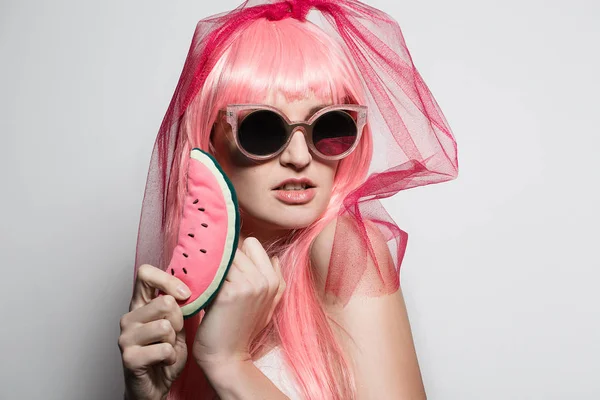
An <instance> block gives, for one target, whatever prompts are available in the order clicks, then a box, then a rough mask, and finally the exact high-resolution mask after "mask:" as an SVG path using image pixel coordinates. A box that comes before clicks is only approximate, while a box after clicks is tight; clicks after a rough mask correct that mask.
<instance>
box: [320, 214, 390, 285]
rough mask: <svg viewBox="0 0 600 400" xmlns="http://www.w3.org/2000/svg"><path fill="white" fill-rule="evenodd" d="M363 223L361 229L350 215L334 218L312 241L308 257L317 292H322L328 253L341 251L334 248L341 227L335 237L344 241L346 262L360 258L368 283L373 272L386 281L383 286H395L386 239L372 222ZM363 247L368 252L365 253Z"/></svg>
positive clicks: (327, 271) (352, 261)
mask: <svg viewBox="0 0 600 400" xmlns="http://www.w3.org/2000/svg"><path fill="white" fill-rule="evenodd" d="M364 224H365V225H364V228H361V227H359V225H358V224H357V223H356V222H355V221H354V219H352V218H351V217H337V218H335V219H333V220H332V221H330V222H329V223H328V224H327V225H326V226H325V227H324V228H323V230H322V231H321V232H320V233H319V235H318V236H317V237H316V238H315V240H314V241H313V244H312V247H311V251H310V259H311V264H312V268H313V270H314V273H315V276H316V283H317V288H318V290H319V293H321V294H322V293H323V291H324V287H325V282H326V279H327V275H328V273H329V263H330V260H331V255H332V252H333V251H334V250H335V251H341V249H340V248H336V249H334V240H335V238H336V232H337V231H338V230H341V233H340V236H339V237H338V240H342V241H343V243H344V245H343V257H345V258H346V257H347V258H348V263H349V264H353V263H356V260H357V259H364V264H365V265H364V266H361V267H364V271H365V274H366V276H365V279H368V280H370V281H371V282H372V279H373V277H370V276H369V275H372V274H374V273H375V274H376V275H378V276H379V277H380V278H381V279H384V280H386V282H384V283H385V284H386V285H389V284H390V283H391V284H392V285H394V286H397V276H395V274H396V271H395V266H394V264H393V260H392V257H391V254H390V251H389V249H388V246H387V239H386V238H385V237H384V235H383V233H382V232H381V231H380V230H379V228H378V227H377V226H376V225H375V223H373V222H372V221H369V220H365V221H364ZM342 235H343V236H342ZM367 246H368V247H369V253H367V248H366V247H367ZM375 265H376V266H375Z"/></svg>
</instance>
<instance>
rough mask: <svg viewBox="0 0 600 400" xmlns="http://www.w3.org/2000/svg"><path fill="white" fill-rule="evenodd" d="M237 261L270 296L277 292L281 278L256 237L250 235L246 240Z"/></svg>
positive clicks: (250, 277) (249, 276)
mask: <svg viewBox="0 0 600 400" xmlns="http://www.w3.org/2000/svg"><path fill="white" fill-rule="evenodd" d="M235 262H237V263H238V264H239V267H240V269H241V270H242V271H244V273H246V274H247V275H248V280H249V281H251V282H252V283H253V284H254V285H258V287H259V288H260V289H262V290H264V291H266V292H267V293H268V294H269V295H270V296H274V295H275V293H277V289H278V286H279V278H278V276H277V273H276V272H275V270H274V268H273V265H272V264H271V260H270V259H269V256H268V255H267V253H266V251H265V250H264V248H263V247H262V244H261V243H260V242H259V241H258V240H257V239H256V238H253V237H249V238H247V239H246V240H244V244H243V245H242V251H241V252H239V254H236V257H235Z"/></svg>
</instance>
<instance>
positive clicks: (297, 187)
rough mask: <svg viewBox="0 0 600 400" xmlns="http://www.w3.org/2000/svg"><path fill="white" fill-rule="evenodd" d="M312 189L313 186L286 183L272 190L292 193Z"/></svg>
mask: <svg viewBox="0 0 600 400" xmlns="http://www.w3.org/2000/svg"><path fill="white" fill-rule="evenodd" d="M312 188H314V186H312V185H309V184H307V183H286V184H285V185H282V186H279V187H276V188H275V189H274V190H286V191H292V190H306V189H312Z"/></svg>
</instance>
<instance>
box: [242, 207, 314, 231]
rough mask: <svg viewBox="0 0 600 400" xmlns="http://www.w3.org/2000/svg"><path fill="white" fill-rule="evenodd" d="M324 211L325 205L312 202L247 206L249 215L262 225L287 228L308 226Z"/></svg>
mask: <svg viewBox="0 0 600 400" xmlns="http://www.w3.org/2000/svg"><path fill="white" fill-rule="evenodd" d="M267 204H268V203H267ZM267 204H265V206H266V205H267ZM324 211H325V207H320V205H319V204H311V203H308V204H303V205H294V206H290V205H286V204H281V203H279V204H269V205H268V206H267V207H260V209H256V208H254V209H253V208H246V213H247V215H248V216H251V218H252V219H254V220H255V221H257V222H258V221H261V222H262V224H260V225H266V226H270V227H272V228H275V229H285V230H288V229H301V228H306V227H307V226H309V225H310V224H312V223H313V222H315V221H316V220H317V219H318V218H319V217H320V216H321V214H322V213H323V212H324Z"/></svg>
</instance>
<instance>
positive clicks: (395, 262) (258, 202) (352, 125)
mask: <svg viewBox="0 0 600 400" xmlns="http://www.w3.org/2000/svg"><path fill="white" fill-rule="evenodd" d="M254 3H258V2H254ZM310 10H315V11H319V12H321V14H322V15H323V16H324V17H325V18H327V23H326V24H324V27H323V28H319V27H318V26H317V25H315V24H313V23H312V22H310V21H309V20H308V19H307V16H308V12H309V11H310ZM328 24H329V25H328ZM327 27H329V28H332V27H333V28H334V30H333V31H331V32H328V33H326V32H325V30H324V29H326V28H327ZM233 104H251V105H252V107H250V108H248V109H247V110H245V111H241V112H239V113H238V114H236V115H235V118H237V126H236V129H234V127H233V125H232V124H231V123H229V122H230V121H228V120H227V119H226V117H225V115H226V114H225V113H224V112H223V111H225V110H228V107H229V106H231V105H233ZM229 109H231V108H229ZM251 111H254V113H251ZM322 116H325V117H324V118H322ZM366 116H368V118H366ZM311 117H313V118H311ZM365 118H366V119H365ZM242 121H244V123H245V128H244V129H243V130H242V129H240V123H241V122H242ZM300 121H304V122H307V123H309V124H308V125H293V126H292V127H293V129H289V130H288V131H286V130H285V129H284V128H285V124H286V123H287V124H291V123H292V122H294V123H297V122H300ZM316 121H318V122H319V124H320V125H319V127H318V128H317V123H316ZM248 127H251V128H248ZM342 131H343V133H340V132H342ZM288 133H289V135H288ZM243 135H246V136H244V137H242V136H243ZM342 136H343V137H342ZM236 138H237V140H236ZM194 147H199V148H201V149H204V150H207V151H209V152H211V153H212V154H213V155H214V156H215V158H216V159H217V160H218V162H219V163H220V164H221V166H222V168H223V170H224V171H225V173H226V174H227V176H228V177H229V179H230V180H231V181H232V183H233V185H234V187H235V190H236V192H237V195H238V200H239V206H240V212H241V215H242V227H241V240H240V246H239V249H238V251H237V252H236V254H235V258H234V262H233V265H232V267H231V269H230V270H229V272H228V275H227V278H226V281H225V282H224V284H223V286H222V288H221V289H220V291H219V293H218V294H217V296H216V297H215V299H214V301H213V302H212V303H211V305H210V307H209V308H208V309H207V310H206V313H205V314H204V313H201V314H199V315H197V316H195V317H193V318H190V319H187V320H185V323H184V321H183V318H182V313H181V310H180V309H179V307H178V305H177V303H176V301H175V300H185V298H187V296H189V292H186V288H185V285H183V284H182V282H180V281H179V280H178V279H177V278H175V277H174V276H171V275H170V274H168V273H166V272H164V269H165V267H166V265H165V264H166V263H165V261H166V262H168V258H169V255H170V254H171V252H172V250H173V248H174V246H175V244H176V243H175V242H176V236H177V227H178V222H179V215H180V210H181V202H182V199H183V198H184V196H185V177H186V175H185V174H186V168H187V162H188V155H189V152H190V150H191V149H192V148H194ZM457 169H458V166H457V160H456V145H455V142H454V139H453V137H452V134H451V132H450V129H449V128H448V126H447V123H446V122H445V120H444V118H443V116H442V114H441V111H440V110H439V108H438V107H437V104H436V103H435V100H434V99H433V97H432V96H431V93H430V92H429V91H428V89H427V87H426V86H425V84H424V82H423V81H422V79H421V78H420V76H419V74H418V72H417V71H416V69H415V68H414V66H413V65H412V61H411V59H410V55H409V53H408V49H407V48H406V46H405V44H404V41H403V39H402V36H401V33H400V30H399V28H398V26H397V24H396V23H395V21H393V19H391V18H390V17H389V16H387V15H386V14H384V13H382V12H380V11H378V10H375V9H373V8H370V7H368V6H366V5H364V4H362V3H360V2H358V1H354V0H352V1H350V0H348V1H336V2H333V1H295V2H294V1H284V2H276V3H273V4H270V3H266V4H252V5H250V4H248V3H247V2H246V3H244V4H242V5H241V6H240V7H238V8H237V9H235V10H233V11H232V12H231V13H228V14H221V15H218V16H214V17H211V18H207V19H205V20H203V21H201V22H200V23H199V24H198V27H197V29H196V34H195V36H194V40H193V41H192V46H191V48H190V52H189V54H188V58H187V60H186V64H185V66H184V70H183V72H182V76H181V79H180V82H179V84H178V87H177V90H176V92H175V95H174V97H173V100H172V102H171V105H170V107H169V110H168V111H167V115H166V116H165V119H164V121H163V125H162V126H161V130H160V131H159V135H158V137H157V142H156V146H155V151H154V154H153V159H152V163H151V167H150V172H149V176H148V184H147V188H146V195H145V198H144V207H143V212H142V219H141V223H140V233H139V238H138V253H137V259H136V266H139V269H136V274H135V283H134V292H133V296H132V300H131V304H130V311H129V312H128V313H127V314H125V315H124V316H123V317H122V318H121V335H120V337H119V346H120V348H121V351H122V358H123V365H124V372H125V382H126V398H129V399H163V398H169V399H188V398H189V399H192V398H193V399H201V398H215V397H216V396H218V397H220V398H222V399H228V398H231V399H238V398H240V399H245V398H248V399H254V398H268V399H278V398H298V399H299V398H305V399H352V398H356V399H386V398H390V399H403V398H407V399H408V398H411V399H413V398H414V399H417V398H425V392H424V388H423V384H422V380H421V375H420V371H419V367H418V362H417V358H416V354H415V349H414V345H413V341H412V337H411V331H410V326H409V322H408V317H407V314H406V308H405V305H404V302H403V298H402V292H401V289H400V284H399V276H398V270H399V265H400V263H401V261H402V256H403V252H404V249H405V246H406V234H405V233H404V232H402V231H401V230H400V229H399V228H398V227H397V226H396V225H395V224H394V223H393V221H392V220H391V219H390V218H389V217H388V216H387V214H386V213H385V211H384V210H383V207H381V205H380V204H379V202H378V198H381V197H387V196H390V195H392V194H394V193H396V192H397V191H399V190H401V189H406V188H410V187H414V186H419V185H425V184H430V183H435V182H441V181H445V180H448V179H452V178H454V177H455V176H456V174H457ZM156 289H159V290H162V291H163V292H165V293H166V295H165V296H160V297H155V295H156V293H155V290H156Z"/></svg>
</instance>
